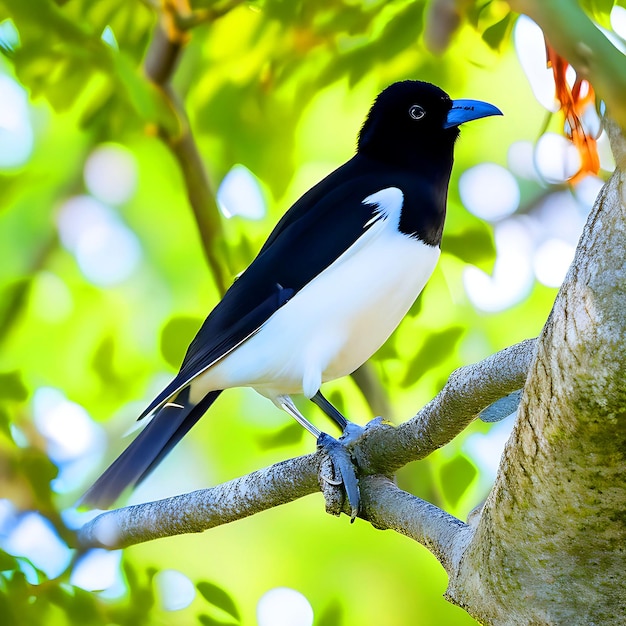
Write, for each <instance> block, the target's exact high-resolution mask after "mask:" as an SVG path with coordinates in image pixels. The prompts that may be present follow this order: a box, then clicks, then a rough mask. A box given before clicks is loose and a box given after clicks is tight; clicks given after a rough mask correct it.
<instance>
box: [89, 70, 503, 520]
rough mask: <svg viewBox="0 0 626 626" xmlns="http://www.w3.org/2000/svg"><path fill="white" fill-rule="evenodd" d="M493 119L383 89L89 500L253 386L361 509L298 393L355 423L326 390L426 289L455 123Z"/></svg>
mask: <svg viewBox="0 0 626 626" xmlns="http://www.w3.org/2000/svg"><path fill="white" fill-rule="evenodd" d="M492 115H502V112H501V111H500V110H499V109H498V108H497V107H495V106H494V105H492V104H489V103H487V102H483V101H480V100H465V99H461V100H452V99H451V98H450V96H448V94H447V93H445V92H444V91H443V90H442V89H440V88H439V87H437V86H435V85H433V84H431V83H428V82H423V81H419V80H404V81H400V82H396V83H393V84H391V85H390V86H388V87H387V88H385V89H384V90H383V91H382V92H380V94H379V95H378V96H377V97H376V99H375V100H374V102H373V104H372V106H371V108H370V110H369V112H368V114H367V116H366V118H365V121H364V123H363V125H362V127H361V129H360V132H359V133H358V137H357V147H356V152H355V154H354V155H353V156H352V157H351V158H350V159H349V160H348V161H347V162H346V163H344V164H343V165H342V166H340V167H339V168H338V169H336V170H335V171H333V172H331V173H330V174H329V175H328V176H326V177H325V178H324V179H323V180H321V181H320V182H319V183H317V184H316V185H315V186H313V187H312V188H311V189H310V190H309V191H307V192H306V193H305V194H304V195H303V196H302V197H300V198H299V199H298V200H297V201H296V202H295V203H294V204H293V205H292V206H291V208H289V210H288V211H287V212H286V213H285V214H284V215H283V217H282V218H281V219H280V220H279V222H278V224H277V225H276V226H275V228H274V229H273V230H272V232H271V233H270V235H269V237H268V238H267V240H266V241H265V243H264V244H263V246H262V247H261V249H260V251H259V253H258V254H257V256H256V257H255V258H254V260H253V261H252V262H251V264H250V265H249V266H248V268H247V269H246V270H245V271H244V272H243V273H242V274H241V275H240V276H239V277H238V278H237V279H235V280H234V282H233V283H232V285H231V286H230V287H229V289H228V290H227V291H226V293H225V294H224V296H223V297H222V299H221V300H220V301H219V302H218V304H217V305H216V306H215V308H213V310H212V311H211V312H210V313H209V315H208V317H207V318H206V320H205V321H204V323H203V324H202V326H201V328H200V330H199V331H198V333H197V335H196V336H195V338H194V339H193V340H192V341H191V343H190V345H189V347H188V349H187V352H186V355H185V357H184V359H183V362H182V365H181V367H180V371H179V372H178V374H177V375H176V377H175V378H174V379H173V380H172V381H171V382H170V384H169V385H167V386H166V387H165V388H164V389H163V391H162V392H161V393H160V394H158V395H157V397H156V398H155V399H154V400H153V401H152V402H151V403H150V404H149V405H148V407H147V408H146V409H145V411H144V412H143V413H142V414H141V415H140V416H139V418H138V419H139V420H142V419H145V421H147V422H148V423H147V425H146V426H145V428H144V429H143V430H142V431H141V432H140V433H139V435H138V436H137V437H136V438H135V439H134V440H133V441H132V442H131V443H130V445H129V446H128V447H127V448H126V449H125V450H124V451H123V452H122V454H121V455H120V456H119V457H118V458H117V459H116V460H115V461H114V462H113V463H112V464H111V465H110V467H109V468H108V469H106V470H105V472H104V473H103V474H102V475H101V476H100V478H98V479H97V480H96V481H95V483H94V484H93V485H92V486H91V487H90V488H89V489H88V491H87V492H86V493H85V495H84V496H83V497H82V498H81V500H80V502H81V504H84V505H87V506H91V507H94V508H100V509H102V508H107V507H109V506H111V504H113V503H114V502H115V501H116V500H117V499H118V498H119V497H120V495H121V494H122V493H123V492H124V490H125V489H126V488H127V487H134V486H136V485H137V484H138V483H140V482H141V481H142V480H144V479H145V478H146V477H147V476H148V475H149V474H150V473H151V472H152V471H153V470H154V468H155V467H156V466H157V465H158V464H159V463H160V462H161V461H162V460H163V458H164V457H165V456H166V455H167V454H168V453H169V452H170V451H171V450H172V448H173V447H174V446H175V445H176V444H177V443H178V442H179V441H180V440H181V439H182V437H183V436H184V435H186V434H187V432H189V430H190V429H191V428H192V426H193V425H194V424H195V423H196V422H197V421H198V420H199V419H200V418H201V417H202V416H203V415H204V414H205V413H206V412H207V411H208V409H209V408H210V407H211V405H212V404H213V403H214V402H215V400H216V399H217V397H218V396H219V395H220V394H221V393H222V391H224V390H226V389H230V388H233V387H251V388H253V389H255V390H256V391H257V392H259V393H260V394H262V395H263V396H265V397H267V398H269V399H270V400H271V401H272V402H273V403H274V404H275V405H276V406H277V407H279V408H280V409H282V410H284V411H286V412H287V413H288V414H290V415H291V416H292V417H294V418H295V419H296V420H297V421H298V422H299V423H300V424H301V425H302V426H303V427H304V428H306V429H307V430H308V431H309V432H310V433H311V434H312V435H313V436H314V437H316V439H317V440H318V445H320V446H322V447H324V448H325V449H327V451H328V453H329V455H330V456H331V460H333V462H334V463H336V466H337V467H338V469H339V473H340V476H341V480H342V481H343V482H344V489H345V490H346V494H347V499H348V501H349V504H350V508H351V512H352V519H354V516H355V515H356V514H357V513H358V510H359V505H360V501H359V490H358V478H357V477H356V474H355V472H354V470H353V468H348V469H346V467H345V451H344V454H343V456H342V454H341V450H342V445H341V444H340V442H338V441H337V440H336V439H334V438H333V437H331V436H330V435H328V434H327V433H324V432H322V431H321V430H320V429H318V428H317V427H316V426H314V425H313V424H311V423H310V422H309V420H307V419H306V418H305V417H304V415H303V414H302V413H301V412H300V411H299V410H298V408H297V407H296V405H295V404H294V402H293V400H292V398H291V396H292V395H294V394H303V395H304V396H305V397H306V398H308V399H310V400H311V401H313V402H314V403H315V404H317V405H318V406H319V407H320V408H321V409H322V411H324V412H325V413H326V414H327V415H328V416H329V417H330V418H331V419H332V420H333V421H334V422H335V423H336V424H337V425H338V426H339V427H340V428H341V430H342V432H344V433H347V432H348V430H349V428H348V427H349V425H350V422H348V420H347V419H346V418H345V417H344V416H343V415H342V414H341V413H340V412H339V411H338V410H337V409H336V408H335V407H334V406H333V405H332V404H331V403H330V402H329V401H328V400H327V399H326V398H325V397H324V395H323V394H322V391H321V386H322V384H323V383H325V382H327V381H330V380H334V379H337V378H341V377H343V376H346V375H349V374H351V373H352V372H354V370H356V369H357V368H358V367H360V366H361V365H362V364H363V363H364V362H365V361H366V360H367V359H369V357H371V356H372V355H373V354H374V352H376V350H378V348H380V347H381V345H382V344H383V343H384V342H385V341H386V340H387V339H388V337H389V336H390V335H391V333H392V332H393V331H394V329H395V328H396V327H397V326H398V325H399V323H400V322H401V320H402V319H403V317H404V316H405V315H406V313H407V312H408V310H409V308H410V307H411V305H412V304H413V303H414V302H415V300H416V299H417V297H418V296H419V294H420V292H421V291H422V289H423V288H424V286H425V285H426V282H427V281H428V279H429V278H430V276H431V274H432V272H433V270H434V268H435V266H436V264H437V260H438V258H439V255H440V244H441V238H442V232H443V227H444V221H445V216H446V205H447V195H448V185H449V181H450V175H451V170H452V165H453V152H454V145H455V142H456V140H457V138H458V136H459V126H460V125H461V124H463V123H466V122H469V121H472V120H477V119H480V118H484V117H488V116H492ZM148 418H149V419H148ZM338 444H339V445H338ZM338 451H339V452H338Z"/></svg>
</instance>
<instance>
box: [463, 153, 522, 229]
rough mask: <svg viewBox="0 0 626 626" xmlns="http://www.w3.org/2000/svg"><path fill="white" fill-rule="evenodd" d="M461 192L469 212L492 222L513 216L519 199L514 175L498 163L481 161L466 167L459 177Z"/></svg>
mask: <svg viewBox="0 0 626 626" xmlns="http://www.w3.org/2000/svg"><path fill="white" fill-rule="evenodd" d="M459 193H460V195H461V201H462V202H463V204H464V205H465V207H466V208H467V210H468V211H470V212H471V213H473V214H474V215H476V216H477V217H480V218H482V219H485V220H491V221H496V220H499V219H502V218H503V217H507V216H509V215H511V213H513V212H515V210H516V209H517V207H518V206H519V201H520V190H519V186H518V184H517V181H516V180H515V177H514V176H513V175H512V174H511V172H509V171H508V170H507V169H506V168H504V167H502V166H501V165H497V164H496V163H481V164H480V165H476V166H475V167H471V168H470V169H468V170H465V172H463V174H462V175H461V178H460V179H459Z"/></svg>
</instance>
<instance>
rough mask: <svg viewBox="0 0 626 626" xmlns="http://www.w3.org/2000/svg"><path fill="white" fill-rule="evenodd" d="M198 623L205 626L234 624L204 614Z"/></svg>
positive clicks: (229, 625) (228, 625)
mask: <svg viewBox="0 0 626 626" xmlns="http://www.w3.org/2000/svg"><path fill="white" fill-rule="evenodd" d="M198 621H199V622H200V623H201V624H202V625H203V626H232V624H233V622H231V621H228V622H222V621H221V620H219V619H215V618H214V617H211V616H210V615H207V614H206V613H202V614H200V615H198Z"/></svg>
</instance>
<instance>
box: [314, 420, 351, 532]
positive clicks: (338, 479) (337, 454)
mask: <svg viewBox="0 0 626 626" xmlns="http://www.w3.org/2000/svg"><path fill="white" fill-rule="evenodd" d="M349 426H355V427H356V428H358V429H360V430H361V431H362V429H361V427H360V426H357V425H356V424H350V425H349ZM349 426H348V428H349ZM346 430H347V428H346ZM345 434H346V433H345V432H344V435H343V436H342V437H341V439H339V440H337V439H335V438H334V437H331V436H330V435H327V434H326V433H321V434H320V436H319V437H318V438H317V447H318V448H319V449H321V450H323V451H324V452H325V453H326V455H327V459H328V462H326V463H323V464H322V468H321V471H320V483H321V487H322V492H323V493H324V497H325V499H326V508H327V510H328V511H329V512H332V513H335V514H337V515H338V514H339V512H341V509H342V504H343V498H344V494H345V497H347V498H348V504H349V505H350V521H352V522H354V518H355V517H356V516H357V515H358V513H359V503H360V498H361V496H360V493H359V479H358V477H357V474H356V468H355V466H354V462H353V460H352V456H351V455H350V452H349V451H348V449H347V448H346V446H345V443H344V441H342V440H343V439H344V436H345ZM349 440H350V439H346V441H349ZM341 485H343V489H339V488H340V486H341Z"/></svg>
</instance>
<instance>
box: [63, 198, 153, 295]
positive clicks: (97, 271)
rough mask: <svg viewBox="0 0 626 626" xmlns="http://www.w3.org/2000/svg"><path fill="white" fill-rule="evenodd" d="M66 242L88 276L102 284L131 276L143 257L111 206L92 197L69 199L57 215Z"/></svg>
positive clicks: (136, 240) (110, 283) (128, 230)
mask: <svg viewBox="0 0 626 626" xmlns="http://www.w3.org/2000/svg"><path fill="white" fill-rule="evenodd" d="M57 225H58V228H59V235H60V237H61V241H62V243H63V245H64V246H65V247H66V248H67V249H68V250H69V251H70V252H72V253H73V254H74V256H75V257H76V262H77V263H78V266H79V267H80V269H81V271H82V273H83V274H84V275H85V277H86V278H87V279H88V280H90V281H91V282H92V283H94V284H96V285H100V286H104V287H107V286H111V285H116V284H118V283H120V282H122V281H124V280H125V279H126V278H128V277H129V276H130V275H131V274H132V273H133V272H134V270H135V269H136V267H137V266H138V264H139V261H140V259H141V247H140V245H139V241H138V239H137V237H136V236H135V234H134V233H133V232H132V231H131V230H130V229H129V228H128V227H127V226H126V225H125V224H124V223H123V222H122V220H121V219H120V218H119V216H118V215H117V214H116V213H114V212H113V211H112V210H111V209H110V208H109V207H108V206H106V205H104V204H102V203H100V202H98V201H97V200H94V199H93V198H91V197H89V196H75V197H74V198H70V199H69V200H68V201H67V202H66V203H65V204H64V205H63V206H62V207H61V210H60V211H59V213H58V215H57Z"/></svg>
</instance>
